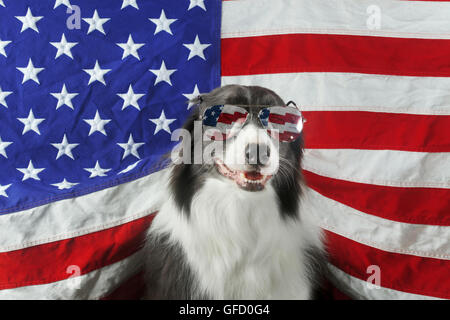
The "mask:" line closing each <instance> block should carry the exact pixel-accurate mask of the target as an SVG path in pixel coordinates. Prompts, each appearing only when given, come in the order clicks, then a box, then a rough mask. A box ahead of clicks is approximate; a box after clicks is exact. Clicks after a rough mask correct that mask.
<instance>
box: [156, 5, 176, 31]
mask: <svg viewBox="0 0 450 320" xmlns="http://www.w3.org/2000/svg"><path fill="white" fill-rule="evenodd" d="M149 20H150V21H151V22H153V23H154V24H156V29H155V33H154V34H157V33H159V32H161V31H165V32H167V33H169V34H171V35H173V33H172V30H170V25H171V24H172V23H174V22H175V21H177V20H178V19H167V18H166V14H165V12H164V10H161V15H160V16H159V18H158V19H151V18H149Z"/></svg>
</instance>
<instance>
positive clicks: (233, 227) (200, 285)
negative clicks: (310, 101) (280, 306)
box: [144, 85, 325, 299]
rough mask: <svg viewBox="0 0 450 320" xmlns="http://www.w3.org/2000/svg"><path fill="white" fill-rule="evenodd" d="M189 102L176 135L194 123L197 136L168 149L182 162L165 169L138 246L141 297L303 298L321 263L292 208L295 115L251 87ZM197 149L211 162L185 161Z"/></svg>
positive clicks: (297, 179) (309, 227)
mask: <svg viewBox="0 0 450 320" xmlns="http://www.w3.org/2000/svg"><path fill="white" fill-rule="evenodd" d="M191 103H194V104H196V107H195V108H194V109H193V110H194V112H193V115H192V117H191V118H190V119H189V120H188V121H187V122H186V124H185V126H184V130H185V131H186V130H187V131H186V132H189V133H190V136H191V137H193V136H194V135H195V132H194V131H195V129H196V124H195V123H196V122H197V124H198V123H200V127H201V129H202V133H204V135H202V136H201V139H191V140H190V141H189V139H187V138H186V137H183V141H182V143H181V144H183V142H184V143H185V144H186V142H188V147H187V148H184V149H183V150H181V151H180V149H179V148H178V149H175V151H174V152H173V153H172V155H173V154H177V155H178V157H179V158H178V160H180V158H181V157H182V158H184V159H186V158H187V159H188V160H191V161H182V162H180V161H178V163H177V161H174V162H175V164H173V165H172V166H171V167H170V169H169V170H171V171H170V182H169V193H170V196H169V200H168V201H167V202H166V203H164V205H163V206H162V208H161V209H160V211H159V213H158V214H157V215H156V217H155V218H154V220H153V223H152V226H151V228H150V230H149V232H148V236H147V241H146V244H145V248H144V250H145V263H146V266H145V274H146V276H145V277H146V287H147V289H146V294H145V298H146V299H311V298H313V294H314V292H315V289H316V288H317V286H318V282H319V281H318V279H320V274H321V272H322V271H323V270H324V261H325V260H324V255H323V245H322V235H321V231H320V229H319V228H318V227H317V226H316V225H314V223H312V221H309V219H308V218H307V216H305V215H302V214H301V212H299V201H300V198H301V191H302V176H301V171H300V162H301V158H302V144H303V139H302V134H301V127H302V125H303V122H302V121H303V120H302V118H301V113H300V111H298V109H297V108H296V107H295V106H293V105H290V106H287V105H286V104H285V103H284V102H283V100H282V99H281V98H280V97H279V96H278V95H277V94H275V93H274V92H273V91H271V90H269V89H265V88H262V87H257V86H239V85H228V86H224V87H221V88H217V89H215V90H213V91H212V92H210V93H208V94H202V95H200V96H198V97H197V98H196V99H194V100H192V101H191ZM197 128H198V125H197ZM208 130H209V131H211V130H213V131H214V132H213V133H211V132H210V133H209V134H210V135H209V137H210V139H205V138H204V137H205V136H208V135H207V134H206V132H207V131H208ZM203 131H205V132H203ZM181 144H180V145H181ZM217 145H220V146H221V148H222V151H221V150H220V148H214V146H217ZM199 146H200V150H203V152H204V150H209V151H211V150H212V151H211V152H209V153H208V154H209V155H210V160H211V161H209V162H208V161H205V159H204V158H203V159H202V161H201V162H200V163H198V161H197V162H196V161H195V155H194V154H195V152H197V151H198V150H199V149H198V147H199ZM208 148H209V149H208ZM203 157H204V155H203ZM173 159H176V158H174V157H172V160H173ZM186 162H191V163H186Z"/></svg>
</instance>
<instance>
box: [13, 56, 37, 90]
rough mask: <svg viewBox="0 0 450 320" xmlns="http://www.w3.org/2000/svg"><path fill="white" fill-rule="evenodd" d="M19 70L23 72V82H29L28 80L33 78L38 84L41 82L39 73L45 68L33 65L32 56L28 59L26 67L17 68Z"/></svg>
mask: <svg viewBox="0 0 450 320" xmlns="http://www.w3.org/2000/svg"><path fill="white" fill-rule="evenodd" d="M17 70H19V71H20V72H22V73H23V80H22V84H23V83H25V82H27V81H28V80H33V81H34V82H36V83H37V84H40V83H39V79H38V77H37V75H38V73H39V72H41V71H42V70H44V68H35V67H34V65H33V61H31V58H30V59H29V60H28V65H27V66H26V67H25V68H17Z"/></svg>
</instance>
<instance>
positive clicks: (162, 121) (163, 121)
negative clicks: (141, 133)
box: [148, 110, 176, 135]
mask: <svg viewBox="0 0 450 320" xmlns="http://www.w3.org/2000/svg"><path fill="white" fill-rule="evenodd" d="M148 120H150V121H151V122H153V123H154V124H155V125H156V128H155V132H154V133H153V135H155V134H157V133H158V132H159V131H160V130H164V131H166V132H168V133H172V132H171V131H170V127H169V125H170V124H171V123H172V122H174V121H175V120H176V119H167V118H166V115H165V114H164V110H163V111H161V115H160V116H159V118H155V119H148Z"/></svg>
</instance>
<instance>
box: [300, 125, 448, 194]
mask: <svg viewBox="0 0 450 320" xmlns="http://www.w3.org/2000/svg"><path fill="white" fill-rule="evenodd" d="M355 134H357V133H356V132H355ZM303 168H304V169H306V170H308V171H311V172H314V173H317V174H319V175H321V176H326V177H330V178H335V179H341V180H347V181H353V182H359V183H368V184H375V185H382V186H393V187H431V188H446V189H448V188H450V153H448V152H440V153H426V152H409V151H394V150H359V149H307V150H305V159H304V161H303Z"/></svg>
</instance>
